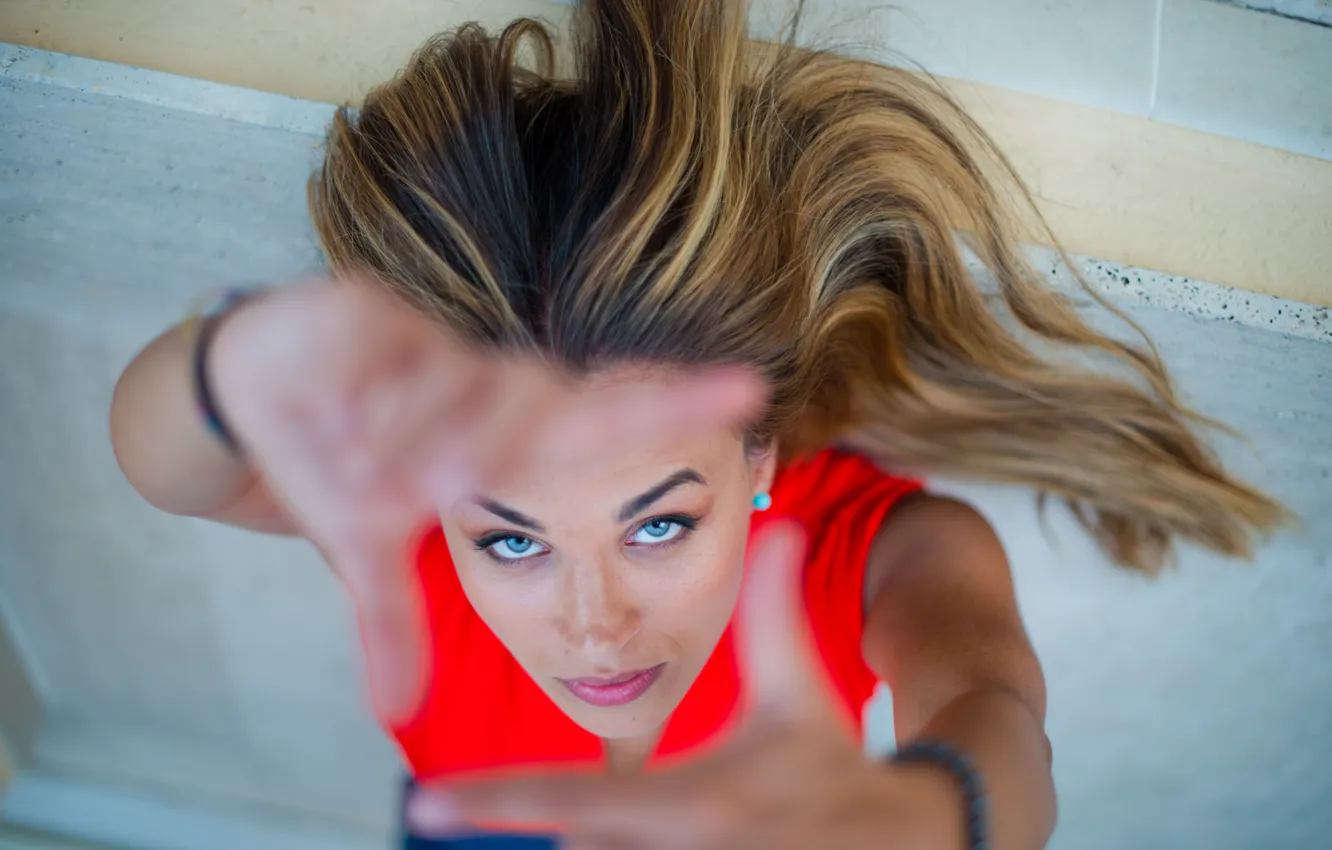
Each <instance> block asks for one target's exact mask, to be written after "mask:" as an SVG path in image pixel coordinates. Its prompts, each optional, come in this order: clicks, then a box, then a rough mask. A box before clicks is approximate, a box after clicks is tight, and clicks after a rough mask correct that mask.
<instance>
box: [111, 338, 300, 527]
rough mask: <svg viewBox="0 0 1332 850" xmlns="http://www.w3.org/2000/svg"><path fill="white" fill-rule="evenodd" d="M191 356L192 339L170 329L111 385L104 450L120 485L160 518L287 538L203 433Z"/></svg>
mask: <svg viewBox="0 0 1332 850" xmlns="http://www.w3.org/2000/svg"><path fill="white" fill-rule="evenodd" d="M193 356H194V335H193V334H192V333H191V332H190V330H189V328H188V327H186V326H185V325H177V326H175V327H173V328H170V329H168V330H167V331H166V332H165V333H163V334H162V335H161V336H159V337H157V339H155V340H153V341H152V342H150V343H148V345H147V346H145V347H144V349H143V350H142V351H140V352H139V354H138V355H137V356H136V357H135V358H134V360H133V361H131V362H130V364H129V366H128V367H126V369H125V371H124V373H123V374H122V375H121V376H120V380H119V381H118V382H117V383H116V391H115V395H114V397H113V399H112V402H111V443H112V446H113V447H114V449H115V453H116V460H117V461H118V462H119V463H120V468H121V470H122V471H123V472H124V473H125V477H126V478H127V479H129V482H130V484H131V485H133V487H134V489H135V490H137V491H138V492H139V494H140V495H142V496H143V497H144V498H145V499H147V500H148V502H149V503H150V504H152V505H153V506H154V507H157V508H159V509H161V510H164V511H166V512H168V513H173V514H179V515H182V516H196V517H202V518H204V519H211V520H216V521H218V522H225V523H228V524H230V525H236V526H240V527H242V528H249V529H251V530H254V531H264V532H268V533H271V534H292V533H295V529H294V528H293V526H292V523H291V520H290V519H289V518H288V517H287V515H286V514H285V512H283V511H282V509H281V508H279V507H278V506H277V505H276V504H275V503H274V502H273V499H272V498H271V497H270V496H269V494H268V489H267V487H265V486H264V482H263V480H262V479H261V478H260V477H259V476H258V475H256V474H255V472H254V470H252V469H251V468H250V467H249V466H248V465H247V464H245V463H244V462H243V461H241V460H239V459H238V458H237V457H236V456H235V455H234V454H232V453H231V451H229V450H228V449H227V448H226V447H225V446H223V445H222V443H221V442H219V441H218V440H217V438H216V437H214V436H213V435H212V434H210V433H208V431H207V429H206V428H205V427H204V424H203V417H202V416H201V415H200V414H199V411H198V408H197V405H196V403H195V398H194V384H193V381H192V378H191V361H192V359H193Z"/></svg>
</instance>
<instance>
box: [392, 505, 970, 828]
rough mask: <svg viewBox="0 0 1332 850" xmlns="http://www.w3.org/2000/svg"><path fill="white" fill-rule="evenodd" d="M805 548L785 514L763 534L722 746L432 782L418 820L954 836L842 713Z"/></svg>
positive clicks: (911, 781) (426, 823) (908, 777)
mask: <svg viewBox="0 0 1332 850" xmlns="http://www.w3.org/2000/svg"><path fill="white" fill-rule="evenodd" d="M802 550H803V541H802V534H801V532H800V531H799V530H798V529H797V528H796V527H794V526H793V525H791V524H789V523H775V524H773V525H770V526H769V527H768V528H767V529H766V530H765V531H764V532H763V534H762V535H761V537H760V539H759V540H758V541H757V543H756V545H755V548H754V551H753V555H752V556H751V562H750V565H749V569H748V574H747V577H746V582H745V587H744V589H743V591H742V595H741V599H740V608H739V611H738V615H739V618H738V621H737V624H736V626H737V649H738V651H739V655H740V658H739V661H740V665H741V671H742V674H743V679H744V681H745V684H746V687H747V702H746V709H745V716H744V718H743V719H742V721H741V723H740V725H739V726H738V727H737V729H736V730H735V732H734V734H733V735H732V737H731V738H730V739H729V740H727V741H725V742H724V743H723V744H722V745H721V747H720V748H719V749H718V750H717V751H715V752H713V753H711V754H709V755H706V756H704V757H702V758H701V759H699V760H697V761H693V762H690V763H688V764H685V765H683V766H680V767H677V768H675V769H671V770H667V771H664V772H659V773H658V772H653V773H647V774H640V775H634V776H627V777H626V776H611V775H604V774H598V775H592V774H587V773H585V772H570V771H560V770H558V769H556V770H551V771H547V772H540V773H536V774H531V773H522V774H511V775H498V774H497V775H493V776H491V777H483V778H480V779H476V780H473V781H466V782H458V783H450V782H440V783H436V784H432V785H428V786H425V787H424V788H422V789H420V790H419V791H418V792H417V794H416V795H415V796H414V797H413V799H412V800H411V802H410V804H409V808H408V812H409V821H410V822H411V825H412V827H413V829H414V830H415V831H417V832H418V833H420V834H423V835H450V834H459V833H463V834H465V833H466V831H467V830H468V829H477V828H481V829H498V830H503V831H509V832H526V831H534V832H549V831H551V830H552V827H553V828H554V829H556V830H557V831H558V832H559V833H560V835H561V837H562V840H563V841H564V844H563V845H562V846H565V847H568V848H578V850H593V848H596V850H612V848H613V850H666V849H667V848H680V850H683V848H689V850H711V848H716V850H722V848H724V849H725V850H746V848H753V850H783V848H789V850H796V848H799V849H800V850H807V848H813V847H839V848H859V847H864V848H866V850H869V848H874V850H883V848H899V847H900V848H908V847H945V848H947V847H951V845H949V844H942V845H940V844H938V843H929V842H931V841H932V839H933V837H934V836H933V835H932V833H933V832H937V831H938V827H937V817H936V816H937V815H938V814H939V813H938V807H937V805H936V806H934V808H933V810H931V808H930V807H931V805H933V798H929V802H925V801H926V799H927V798H926V796H924V795H923V793H922V792H926V793H932V791H933V788H932V787H931V788H925V787H924V786H928V785H929V783H928V782H926V783H924V786H923V785H922V783H920V782H919V780H920V775H919V772H918V771H913V770H912V769H906V768H896V767H889V766H886V765H883V764H877V763H875V762H873V761H871V760H869V759H867V758H866V757H865V756H863V755H862V753H861V750H860V748H859V746H858V745H857V743H856V742H855V740H854V739H853V737H852V735H851V734H850V730H849V728H848V724H847V723H846V722H845V720H844V719H843V718H842V717H841V716H840V715H839V712H838V709H837V708H836V705H835V703H834V701H833V698H832V696H831V694H830V691H829V688H828V685H827V683H826V681H825V677H824V673H823V670H822V668H821V665H820V664H819V663H818V658H817V653H816V650H815V648H814V646H813V644H812V643H811V640H810V637H809V635H808V633H807V632H808V626H807V623H806V618H805V615H804V611H803V605H802V602H801V596H800V588H799V571H800V565H801V564H802V561H803V559H802ZM958 817H959V822H960V815H959V816H958Z"/></svg>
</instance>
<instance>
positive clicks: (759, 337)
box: [310, 0, 1284, 570]
mask: <svg viewBox="0 0 1332 850" xmlns="http://www.w3.org/2000/svg"><path fill="white" fill-rule="evenodd" d="M745 12H746V9H745V4H744V3H743V2H741V1H740V0H694V1H693V2H688V3H681V2H675V0H586V1H585V2H583V3H581V4H580V6H579V8H578V10H577V12H576V13H575V16H574V24H573V28H572V35H573V43H574V55H575V58H576V70H575V72H574V73H573V74H572V75H571V76H570V77H568V78H562V77H559V76H557V75H556V74H555V72H554V51H553V42H552V35H551V33H549V32H548V31H547V30H546V28H545V27H544V26H543V25H542V24H540V23H538V22H536V21H533V20H527V19H523V20H519V21H516V22H514V23H513V24H511V25H510V26H508V27H507V28H506V29H505V30H504V31H503V32H502V33H501V34H499V35H498V36H493V37H492V36H490V35H488V34H487V33H486V32H485V31H484V30H482V29H481V28H480V27H479V26H476V25H467V26H464V27H462V28H460V29H458V30H457V31H455V32H452V33H449V34H445V35H441V36H438V37H436V38H433V39H431V40H430V41H429V42H427V44H426V45H425V46H424V47H423V48H422V49H421V50H420V51H419V52H418V53H417V54H416V55H415V56H414V57H413V59H412V60H411V62H410V64H409V65H408V66H407V68H406V69H405V70H404V71H403V72H402V73H401V74H400V75H399V76H398V77H397V78H396V79H394V80H393V81H392V82H390V83H388V84H386V85H384V86H382V87H380V88H378V89H377V90H375V91H374V92H372V93H371V94H370V95H369V96H368V97H367V98H366V101H365V103H364V106H363V107H362V108H361V109H360V110H359V113H358V114H355V115H353V114H351V113H349V112H347V111H345V110H344V111H341V112H340V113H339V114H338V116H337V117H336V119H335V120H334V122H333V126H332V128H331V130H330V131H329V135H328V140H327V154H326V157H325V159H324V163H323V166H322V169H321V170H320V171H319V172H318V173H317V174H316V175H315V176H314V177H313V178H312V180H311V193H310V198H311V208H312V214H313V218H314V221H315V225H316V228H317V230H318V233H319V237H320V239H321V241H322V244H323V247H324V250H325V252H326V255H327V257H328V260H329V262H330V264H331V266H332V267H333V268H334V269H335V270H353V269H354V270H360V271H366V270H368V271H370V272H373V273H374V274H376V275H377V276H378V277H379V278H382V279H383V280H384V281H386V282H387V283H388V285H390V286H392V287H393V288H394V289H395V290H396V291H397V292H398V293H400V294H401V295H402V296H403V297H404V298H405V299H407V300H408V301H409V302H410V303H412V304H413V305H415V306H417V307H418V308H419V309H421V310H423V311H425V312H426V313H428V314H430V315H432V316H435V317H437V318H438V319H439V320H440V321H441V322H443V323H445V324H446V325H447V326H448V327H450V328H452V329H453V330H455V331H456V332H458V333H460V334H462V335H464V336H465V337H466V338H468V339H470V340H472V341H474V342H477V343H480V344H483V345H492V346H500V347H504V348H509V349H525V350H532V351H537V352H540V353H541V354H543V355H544V356H546V357H549V358H551V359H552V360H554V361H556V362H558V363H561V364H563V365H564V366H567V367H568V368H569V369H571V370H573V371H574V372H575V373H581V372H587V371H590V370H595V369H599V368H602V367H605V366H607V365H611V364H616V363H626V362H640V363H665V364H680V365H692V364H704V363H742V364H747V365H749V366H751V367H753V368H756V369H758V370H759V371H761V372H762V373H763V375H764V376H766V378H767V379H768V381H769V382H770V384H771V388H772V403H771V406H770V408H769V409H768V411H767V414H766V416H765V417H764V418H763V420H762V421H761V422H759V423H757V424H756V425H755V426H754V433H753V435H752V436H753V438H754V439H755V440H759V441H766V440H768V439H771V438H776V439H778V440H779V441H780V445H781V447H782V450H783V453H784V454H785V455H787V456H790V455H792V454H798V453H803V452H806V451H809V450H812V449H816V448H819V447H821V446H823V445H827V444H829V443H831V442H833V441H838V440H842V441H847V442H849V443H851V444H852V445H854V446H855V447H857V448H858V449H859V450H861V451H864V452H866V453H868V454H870V455H872V456H874V457H876V458H877V459H879V460H880V461H881V462H883V463H886V464H890V465H897V466H901V467H910V468H922V469H925V470H929V471H934V472H942V473H948V474H957V475H963V476H975V477H980V478H983V479H989V480H993V481H1000V482H1012V483H1017V484H1023V485H1029V486H1031V487H1034V488H1036V489H1038V490H1039V491H1041V492H1043V493H1048V494H1051V495H1054V496H1057V497H1060V498H1062V499H1064V500H1066V501H1067V502H1068V503H1069V504H1070V505H1072V506H1073V508H1074V510H1075V511H1076V512H1077V515H1078V516H1079V517H1080V518H1082V519H1083V521H1084V522H1085V524H1086V525H1087V526H1088V527H1089V528H1090V529H1091V530H1092V531H1093V532H1094V533H1095V534H1096V536H1097V538H1098V539H1099V541H1100V542H1101V543H1102V545H1103V546H1104V547H1105V548H1106V550H1107V551H1108V552H1109V554H1110V555H1111V556H1112V557H1113V558H1114V559H1116V560H1117V561H1118V562H1120V563H1122V564H1125V565H1128V566H1132V567H1137V568H1140V569H1145V570H1154V569H1155V568H1156V567H1158V566H1159V565H1160V564H1161V563H1162V561H1163V558H1164V557H1165V556H1166V555H1167V554H1168V553H1169V548H1170V544H1171V540H1172V539H1173V538H1175V537H1177V536H1178V537H1183V538H1186V539H1189V540H1192V541H1195V542H1197V543H1200V544H1202V545H1204V546H1207V547H1209V548H1211V549H1214V550H1217V551H1219V552H1223V553H1226V554H1240V555H1248V554H1250V552H1251V538H1252V536H1253V534H1254V533H1255V532H1265V531H1268V530H1270V529H1272V528H1274V527H1275V526H1276V525H1277V524H1278V523H1279V522H1280V521H1282V520H1283V519H1284V512H1283V509H1282V508H1281V507H1280V506H1279V505H1278V504H1277V503H1275V502H1274V501H1272V500H1271V499H1269V498H1267V497H1266V496H1264V495H1263V494H1261V493H1259V492H1257V491H1256V490H1254V489H1253V488H1251V487H1249V486H1247V485H1245V484H1244V483H1242V482H1240V481H1237V480H1235V479H1234V478H1232V477H1230V476H1229V475H1227V473H1226V472H1225V470H1224V469H1222V467H1221V465H1220V464H1219V463H1218V461H1217V459H1216V458H1215V456H1214V455H1213V454H1212V453H1211V452H1210V451H1209V450H1208V449H1207V448H1206V447H1205V446H1204V444H1203V443H1202V442H1201V441H1200V439H1199V437H1198V436H1197V434H1196V433H1195V429H1196V428H1198V427H1199V426H1201V425H1204V424H1205V423H1204V421H1203V420H1202V419H1201V418H1200V417H1199V416H1197V415H1196V414H1195V413H1193V412H1192V411H1190V410H1189V409H1188V408H1186V407H1185V406H1184V405H1183V404H1182V403H1181V402H1180V400H1179V399H1178V397H1177V396H1176V394H1175V391H1174V389H1173V387H1172V385H1171V383H1170V380H1169V378H1168V376H1167V374H1166V371H1165V369H1164V368H1163V366H1162V365H1161V363H1160V361H1159V359H1158V357H1157V356H1156V353H1155V352H1154V350H1152V349H1151V348H1150V346H1135V345H1131V344H1127V343H1124V342H1121V341H1118V340H1117V339H1114V338H1111V337H1109V336H1106V335H1103V334H1099V333H1097V332H1095V331H1093V330H1092V329H1091V328H1089V327H1088V326H1087V324H1086V323H1084V322H1083V321H1082V320H1081V319H1080V318H1079V317H1078V316H1077V315H1076V314H1075V312H1074V311H1073V309H1072V308H1071V307H1070V306H1069V305H1068V303H1066V301H1065V300H1064V299H1061V298H1060V297H1059V296H1058V295H1057V294H1055V293H1054V292H1052V291H1051V290H1050V289H1049V288H1047V286H1046V284H1045V282H1044V280H1043V278H1042V277H1041V276H1040V275H1039V274H1038V273H1037V272H1036V271H1035V270H1034V269H1033V268H1032V267H1031V266H1030V265H1029V264H1028V263H1027V262H1026V261H1025V260H1024V258H1023V256H1022V255H1021V253H1020V251H1019V248H1018V247H1017V246H1018V238H1019V236H1020V233H1019V230H1018V222H1019V221H1020V220H1022V218H1021V216H1022V215H1024V214H1025V213H1024V211H1023V209H1020V208H1018V207H1015V205H1014V204H1013V203H1012V202H1011V198H1012V197H1016V198H1017V199H1018V200H1019V201H1021V202H1023V204H1024V205H1025V207H1026V212H1030V211H1031V204H1030V197H1029V196H1028V195H1026V193H1025V190H1023V189H1022V188H1021V186H1020V183H1019V182H1018V181H1017V178H1016V176H1015V175H1014V173H1013V171H1012V168H1011V167H1010V166H1009V165H1008V164H1007V162H1006V161H1005V160H1004V158H1003V156H1002V155H1001V154H1000V153H999V151H998V150H997V149H996V148H995V147H994V145H993V144H992V143H991V142H990V141H989V140H988V139H987V138H986V136H985V134H984V133H983V132H982V131H981V130H980V129H979V127H978V126H977V125H976V124H975V123H974V122H973V121H972V120H970V119H969V118H968V116H967V115H966V114H965V113H964V112H963V111H962V110H961V109H960V108H959V107H957V106H956V105H955V104H954V102H953V101H952V100H950V99H949V98H948V96H947V95H946V94H945V93H944V92H943V91H942V90H941V89H940V88H939V87H938V86H937V85H936V84H934V83H932V82H931V81H930V80H928V79H926V78H924V77H922V76H920V75H917V74H913V73H909V72H906V71H902V70H897V69H893V68H888V67H883V66H880V65H877V64H874V63H870V62H864V61H857V60H854V59H849V58H845V57H842V56H838V55H834V54H831V53H826V52H818V51H809V50H803V49H799V48H797V47H795V46H793V45H792V44H790V43H787V44H783V45H765V44H761V43H757V42H754V41H751V40H750V39H749V38H748V37H747V36H746V21H745ZM521 57H528V58H529V59H530V61H527V62H524V61H521ZM1014 187H1016V191H1013V189H1014ZM1028 220H1030V218H1028ZM1036 220H1037V221H1039V218H1038V217H1037V219H1036ZM1040 226H1042V227H1043V226H1044V225H1043V224H1041V225H1040ZM963 245H965V246H966V248H968V249H969V250H970V251H971V252H972V253H973V254H974V256H975V258H976V259H977V260H979V262H980V263H982V264H983V265H984V267H985V269H986V270H987V271H988V276H989V277H991V278H992V279H993V282H994V284H995V286H996V288H997V297H996V298H992V299H991V298H987V297H986V295H985V294H984V293H983V292H982V290H981V289H980V288H979V287H978V285H977V283H976V281H975V280H974V279H973V276H972V274H971V273H969V271H968V269H967V266H966V260H965V257H964V253H963V248H962V246H963ZM1033 342H1034V343H1035V345H1033V344H1032V343H1033ZM1049 343H1053V344H1057V345H1058V346H1063V347H1066V348H1069V349H1082V350H1085V351H1091V352H1095V353H1097V354H1099V355H1101V356H1103V357H1106V358H1109V359H1110V360H1111V361H1113V362H1114V363H1117V364H1120V365H1122V366H1125V367H1127V377H1124V376H1123V375H1120V376H1116V375H1114V374H1113V372H1114V371H1115V370H1106V369H1094V368H1090V367H1079V366H1074V365H1068V364H1067V363H1065V362H1059V361H1058V360H1056V359H1053V358H1052V357H1051V356H1049V355H1048V354H1041V353H1038V352H1037V350H1036V348H1037V347H1041V348H1049V345H1048V344H1049ZM1064 359H1067V358H1064ZM1118 371H1120V372H1121V373H1123V372H1125V371H1126V370H1124V369H1120V370H1118Z"/></svg>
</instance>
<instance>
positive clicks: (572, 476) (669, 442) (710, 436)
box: [483, 368, 747, 509]
mask: <svg viewBox="0 0 1332 850" xmlns="http://www.w3.org/2000/svg"><path fill="white" fill-rule="evenodd" d="M676 380H680V376H679V375H678V374H672V373H670V372H667V371H664V370H660V369H652V370H648V369H640V368H635V369H627V368H626V369H620V370H616V371H615V372H603V373H598V374H596V375H594V376H592V377H590V378H587V379H584V380H581V381H580V382H579V383H578V384H577V385H576V386H575V388H574V394H575V398H576V399H577V397H578V396H580V395H582V394H593V393H599V392H603V391H607V390H612V391H613V390H618V389H631V390H634V391H635V392H638V391H650V390H651V389H652V388H653V387H654V386H664V385H665V384H666V383H667V382H670V381H676ZM746 468H747V467H746V464H745V454H744V440H743V436H742V435H741V434H740V433H739V432H738V431H737V430H736V429H735V428H733V427H730V426H727V425H712V426H707V427H702V428H694V429H690V430H687V431H679V432H674V433H667V434H656V435H651V436H649V435H641V434H634V433H632V432H631V433H626V434H623V435H618V436H616V437H615V438H614V439H611V440H607V441H605V443H604V444H602V445H600V446H598V447H597V448H596V449H595V450H594V451H593V452H590V453H581V452H580V453H578V454H577V455H560V454H559V453H555V454H553V455H552V456H549V457H540V456H535V457H531V458H530V459H526V460H525V461H524V464H523V465H522V466H521V467H519V468H517V469H514V470H512V471H511V474H509V475H507V476H506V477H505V480H504V481H502V482H497V483H496V484H495V485H493V486H491V487H489V488H487V490H486V492H485V493H484V494H483V495H484V496H486V497H489V498H492V499H495V500H498V501H501V502H505V503H509V502H511V501H512V502H515V503H516V502H518V501H523V502H525V503H527V504H529V505H533V504H534V503H536V502H540V503H548V502H549V503H559V504H567V506H570V507H574V508H576V509H577V508H580V506H585V507H592V508H595V507H597V506H598V505H600V504H602V503H604V502H610V501H614V502H615V503H616V504H618V503H619V502H621V501H623V500H624V499H626V498H631V497H633V496H636V495H638V494H640V493H642V492H644V491H645V490H647V489H648V488H650V487H653V486H655V485H657V484H659V483H661V482H662V481H663V480H664V479H666V478H667V477H669V476H671V475H673V474H675V473H677V472H679V471H680V470H682V469H691V470H693V471H695V472H697V473H699V474H700V475H701V476H702V477H703V478H704V479H705V480H706V482H707V486H708V487H718V486H725V485H726V483H727V482H730V481H733V480H735V479H736V478H737V477H738V476H743V475H744V472H745V469H746ZM515 506H516V504H515Z"/></svg>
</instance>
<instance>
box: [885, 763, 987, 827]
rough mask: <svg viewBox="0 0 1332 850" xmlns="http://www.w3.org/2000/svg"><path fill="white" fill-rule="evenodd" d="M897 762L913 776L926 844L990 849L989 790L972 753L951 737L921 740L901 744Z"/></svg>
mask: <svg viewBox="0 0 1332 850" xmlns="http://www.w3.org/2000/svg"><path fill="white" fill-rule="evenodd" d="M893 764H894V766H895V769H896V770H897V771H899V774H900V775H901V776H902V777H903V778H909V782H910V787H911V788H912V792H913V806H914V810H915V811H917V812H919V813H920V817H919V819H918V821H917V822H918V823H919V824H921V831H922V833H923V834H922V835H921V836H920V840H921V842H922V843H921V846H924V847H930V848H939V850H945V848H947V850H987V848H988V847H989V843H988V841H989V825H988V817H987V811H986V798H985V790H984V788H983V787H982V784H981V779H980V774H979V773H978V772H977V770H976V768H975V767H974V766H973V765H972V763H971V760H970V759H968V758H967V757H966V756H965V755H964V754H963V753H961V752H960V751H958V750H956V749H955V748H953V747H952V746H951V745H949V744H947V743H944V742H938V741H917V742H915V743H913V744H910V745H907V746H906V747H904V748H902V749H901V750H899V751H898V753H897V755H896V756H894V757H893Z"/></svg>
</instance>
